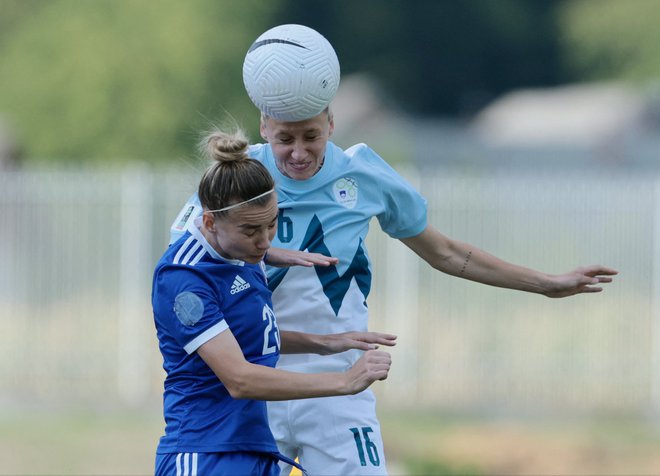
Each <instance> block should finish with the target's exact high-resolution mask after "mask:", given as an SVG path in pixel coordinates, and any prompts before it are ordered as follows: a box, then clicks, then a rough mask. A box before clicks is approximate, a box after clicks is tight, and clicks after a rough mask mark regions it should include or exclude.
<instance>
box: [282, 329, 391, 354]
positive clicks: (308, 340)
mask: <svg viewBox="0 0 660 476" xmlns="http://www.w3.org/2000/svg"><path fill="white" fill-rule="evenodd" d="M280 338H281V341H282V347H281V349H280V352H282V353H283V354H319V355H329V354H337V353H339V352H344V351H346V350H351V349H358V350H373V349H377V348H378V346H379V345H386V346H389V347H391V346H393V345H395V344H396V336H395V335H393V334H384V333H382V332H343V333H341V334H307V333H305V332H293V331H280Z"/></svg>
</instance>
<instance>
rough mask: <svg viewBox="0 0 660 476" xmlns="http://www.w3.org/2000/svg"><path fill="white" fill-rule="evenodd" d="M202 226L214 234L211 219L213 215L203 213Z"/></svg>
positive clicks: (212, 220) (213, 220)
mask: <svg viewBox="0 0 660 476" xmlns="http://www.w3.org/2000/svg"><path fill="white" fill-rule="evenodd" d="M202 224H203V225H204V228H206V229H207V230H208V231H210V232H211V233H215V218H214V217H213V214H211V213H209V212H204V214H203V215H202Z"/></svg>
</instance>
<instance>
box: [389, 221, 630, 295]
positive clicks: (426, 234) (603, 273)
mask: <svg viewBox="0 0 660 476" xmlns="http://www.w3.org/2000/svg"><path fill="white" fill-rule="evenodd" d="M401 241H402V242H403V243H404V244H405V245H406V246H408V247H409V248H410V249H411V250H413V251H414V252H415V253H417V254H418V255H419V256H420V257H421V258H422V259H423V260H424V261H426V262H427V263H428V264H430V265H431V266H432V267H433V268H435V269H437V270H438V271H442V272H443V273H447V274H450V275H452V276H457V277H460V278H465V279H469V280H471V281H476V282H479V283H483V284H488V285H491V286H498V287H502V288H509V289H517V290H520V291H527V292H532V293H538V294H543V295H545V296H548V297H566V296H572V295H574V294H581V293H597V292H600V291H602V290H603V288H602V287H600V286H599V284H601V283H609V282H611V281H612V278H611V276H614V275H616V274H617V273H618V272H617V271H616V270H614V269H611V268H607V267H604V266H600V265H592V266H584V267H580V268H576V269H574V270H573V271H571V272H569V273H565V274H558V275H552V274H547V273H543V272H540V271H536V270H533V269H530V268H525V267H523V266H519V265H515V264H512V263H508V262H506V261H504V260H501V259H499V258H497V257H496V256H493V255H491V254H489V253H486V252H485V251H483V250H480V249H479V248H476V247H474V246H472V245H469V244H467V243H463V242H460V241H456V240H452V239H450V238H448V237H446V236H445V235H443V234H442V233H440V232H439V231H438V230H436V229H435V228H433V227H432V226H431V225H429V226H427V227H426V229H425V230H424V231H423V232H422V233H420V234H419V235H417V236H414V237H412V238H405V239H402V240H401Z"/></svg>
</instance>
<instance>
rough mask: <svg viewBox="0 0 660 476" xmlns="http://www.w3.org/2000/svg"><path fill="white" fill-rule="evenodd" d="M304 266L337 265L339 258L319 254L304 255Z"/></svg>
mask: <svg viewBox="0 0 660 476" xmlns="http://www.w3.org/2000/svg"><path fill="white" fill-rule="evenodd" d="M305 255H306V256H305V262H306V263H307V264H306V266H314V265H316V266H332V265H335V264H337V263H339V258H335V257H333V256H325V255H322V254H320V253H305Z"/></svg>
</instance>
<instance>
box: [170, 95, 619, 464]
mask: <svg viewBox="0 0 660 476" xmlns="http://www.w3.org/2000/svg"><path fill="white" fill-rule="evenodd" d="M333 129H334V119H333V116H332V113H331V111H330V109H329V108H326V109H324V110H322V111H317V112H315V114H314V115H311V116H310V117H306V118H304V119H303V120H300V118H299V117H296V119H295V120H290V121H287V120H286V119H282V118H280V119H275V118H272V117H268V116H267V115H265V114H263V113H262V116H261V125H260V130H261V135H262V137H263V139H264V140H265V141H266V143H265V144H258V145H253V146H251V147H250V149H249V155H250V156H251V157H253V158H255V159H257V160H259V161H260V162H262V163H263V164H264V165H265V166H266V168H267V169H268V170H269V172H270V173H271V174H272V175H273V177H274V179H275V183H276V189H277V193H278V200H279V203H278V207H279V221H278V227H277V234H276V236H275V238H274V240H273V246H274V248H273V249H272V251H271V252H270V253H269V256H268V258H267V260H266V263H267V264H269V263H270V264H277V263H278V262H279V261H281V260H286V259H287V255H286V251H284V249H288V250H290V251H289V252H291V251H300V250H306V251H309V252H314V253H321V254H325V255H327V256H333V257H337V258H339V261H338V263H336V264H331V265H330V266H323V267H321V266H314V267H295V268H284V269H280V268H275V267H270V268H269V269H268V274H269V287H270V288H271V289H272V290H273V303H274V306H275V307H274V310H275V312H276V314H277V318H278V325H279V326H280V328H281V329H286V330H295V331H301V332H312V333H314V332H316V333H324V332H332V333H335V332H345V331H348V330H359V331H366V330H367V328H368V327H367V321H368V310H367V305H366V299H367V296H368V294H369V290H370V287H371V273H372V269H371V264H370V261H369V255H368V253H367V249H366V247H365V239H366V236H367V232H368V229H369V222H370V221H371V219H372V218H374V217H375V218H376V219H377V220H378V222H379V224H380V227H381V228H382V229H383V230H384V231H385V232H386V233H387V234H388V235H390V236H391V237H392V238H395V239H399V240H401V241H402V242H403V243H404V244H405V245H407V246H408V247H409V248H410V249H412V250H413V252H415V253H416V254H417V255H418V256H420V257H421V258H422V259H423V260H424V261H426V262H427V263H428V264H429V265H431V266H432V267H433V268H435V269H437V270H438V271H441V272H443V273H446V274H449V275H452V276H457V277H460V278H464V279H469V280H472V281H476V282H479V283H483V284H487V285H491V286H498V287H503V288H510V289H516V290H521V291H526V292H533V293H539V294H543V295H546V296H548V297H565V296H571V295H574V294H579V293H595V292H600V291H602V287H601V286H600V284H602V283H609V282H611V281H612V277H611V276H613V275H615V274H616V273H617V272H616V271H615V270H613V269H611V268H607V267H604V266H599V265H594V266H586V267H580V268H577V269H575V270H573V271H571V272H568V273H565V274H560V275H550V274H547V273H543V272H540V271H536V270H533V269H529V268H526V267H522V266H518V265H515V264H512V263H508V262H505V261H503V260H501V259H499V258H497V257H495V256H493V255H491V254H488V253H486V252H484V251H482V250H480V249H478V248H476V247H474V246H472V245H470V244H467V243H464V242H461V241H457V240H454V239H451V238H449V237H447V236H445V235H444V234H442V233H440V232H439V231H438V230H437V229H436V228H435V227H433V226H432V225H431V224H429V223H428V220H427V207H426V201H425V200H424V198H423V197H422V196H421V195H420V194H419V193H418V192H417V191H416V190H415V189H414V188H413V187H411V186H410V185H409V184H408V183H407V182H406V181H405V180H404V179H403V178H402V177H401V176H400V175H399V174H397V173H396V172H395V171H394V170H393V169H392V168H391V167H390V166H389V165H388V164H387V163H386V162H385V161H384V160H383V159H382V158H381V157H379V155H378V154H377V153H376V152H374V151H373V150H372V149H371V148H369V147H368V146H367V145H364V144H359V145H356V146H353V147H350V148H349V149H346V150H342V149H341V148H340V147H337V146H336V145H335V144H333V143H332V142H330V140H329V139H330V136H331V135H332V132H333ZM199 211H200V208H199V200H198V197H196V196H192V197H191V199H190V200H189V202H188V203H187V204H186V205H185V206H184V208H183V210H182V211H181V213H180V214H179V216H178V217H177V220H176V221H175V222H174V224H173V227H172V230H171V232H172V239H173V240H174V239H176V238H177V237H178V236H180V234H181V233H183V232H184V231H185V229H186V227H187V226H188V225H189V223H190V222H191V220H192V219H193V217H194V216H195V215H197V214H198V213H199ZM358 355H359V353H358V352H356V351H353V350H351V351H347V352H344V353H338V354H335V355H333V356H330V357H326V358H320V357H319V356H318V355H314V354H298V355H286V356H282V358H281V359H280V361H279V363H278V368H281V369H287V370H295V371H302V372H318V371H338V370H341V369H343V368H345V367H346V366H347V365H350V364H351V363H352V362H354V361H355V360H356V359H357V358H358ZM268 413H269V421H270V425H271V429H272V431H273V434H274V435H275V438H276V440H277V444H278V447H279V449H280V451H281V452H282V453H283V454H285V455H287V456H288V457H290V458H294V457H296V456H297V457H299V459H300V461H301V463H302V464H303V465H304V466H305V467H306V468H307V470H308V472H309V474H310V475H326V476H330V475H383V474H387V468H386V464H385V458H384V454H383V442H382V437H381V433H380V425H379V423H378V418H377V416H376V409H375V399H374V396H373V393H372V392H371V391H370V390H368V389H367V390H365V391H363V392H361V393H359V394H357V395H353V396H349V397H345V396H342V397H330V398H322V399H315V400H299V401H284V402H269V404H268ZM289 469H290V467H285V468H284V471H283V474H287V472H288V470H289Z"/></svg>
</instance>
